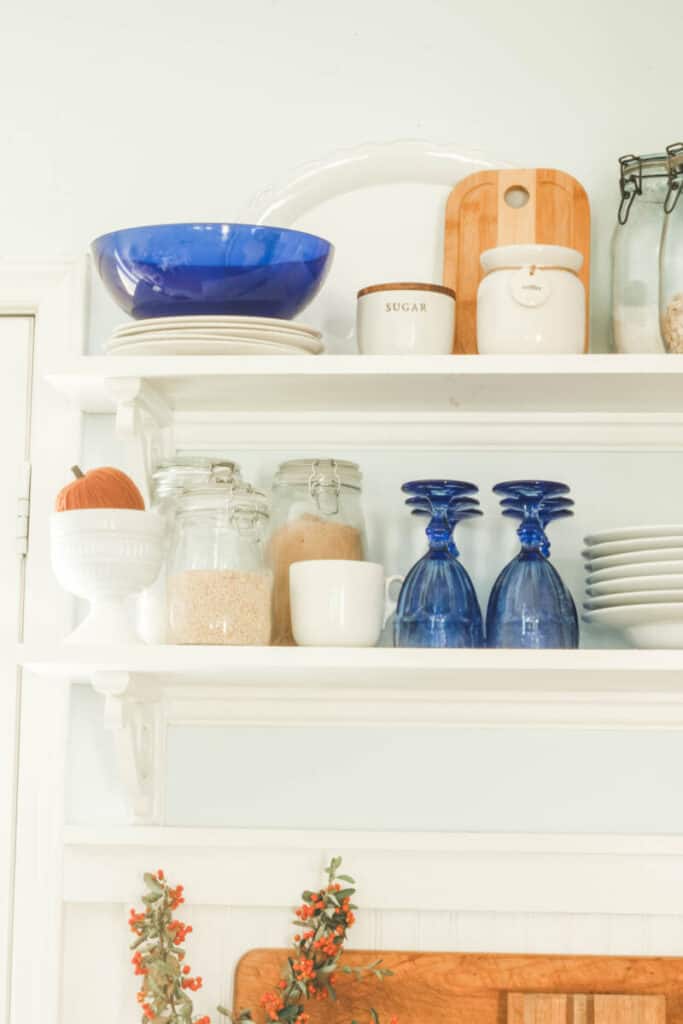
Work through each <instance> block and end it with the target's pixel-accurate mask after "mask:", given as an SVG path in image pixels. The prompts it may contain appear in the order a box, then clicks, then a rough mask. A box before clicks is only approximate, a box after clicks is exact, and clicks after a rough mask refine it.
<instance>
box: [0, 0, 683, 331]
mask: <svg viewBox="0 0 683 1024" xmlns="http://www.w3.org/2000/svg"><path fill="white" fill-rule="evenodd" d="M681 27H683V25H682V15H681V9H680V5H678V4H676V3H675V0H654V2H652V3H649V4H645V5H638V4H630V3H626V4H625V3H624V2H623V0H602V2H601V3H595V2H592V0H576V2H575V3H574V4H572V5H571V6H569V5H567V4H566V3H559V2H557V0H550V2H548V3H541V2H538V0H536V2H534V0H520V2H519V3H516V4H510V3H508V2H507V0H489V2H487V3H481V4H472V3H468V4H465V3H462V2H458V0H423V2H422V3H420V4H419V5H415V4H408V3H405V2H404V3H398V4H397V3H396V2H395V0H394V2H389V0H346V2H344V3H338V4H331V3H326V4H321V3H319V2H316V0H249V2H248V3H244V2H237V0H198V2H196V3H186V2H185V0H167V2H165V3H163V4H162V3H153V2H150V0H147V2H144V0H118V2H117V3H115V4H104V3H93V2H92V0H61V2H59V3H55V2H53V0H26V2H24V3H21V4H19V3H14V4H10V5H6V8H5V9H4V11H3V15H2V33H1V36H0V58H1V59H0V96H2V97H3V102H2V104H1V105H0V140H2V164H1V166H0V225H1V227H2V230H1V231H0V258H12V259H22V260H23V259H25V260H30V259H34V258H38V257H43V258H51V257H64V256H71V255H74V254H77V253H80V252H81V251H82V250H83V248H84V247H85V246H86V245H87V243H88V241H89V240H90V239H91V238H92V237H94V236H95V235H96V234H98V233H100V232H103V231H106V230H109V229H112V228H115V227H122V226H125V225H128V224H135V223H153V222H155V221H159V220H162V221H163V220H179V219H191V218H193V217H196V218H207V219H225V218H230V217H235V216H236V215H237V214H238V213H239V210H240V208H241V206H242V204H243V203H244V202H245V201H246V200H247V198H248V197H249V196H251V194H252V193H253V192H254V191H256V190H258V189H260V188H261V187H262V186H264V185H267V184H268V183H270V182H272V181H273V180H278V179H280V178H281V177H282V176H283V175H284V174H285V173H286V172H287V171H288V170H289V169H290V168H291V167H293V166H296V165H297V164H299V163H300V162H302V161H306V160H310V159H314V158H317V157H319V156H321V155H323V154H325V153H327V152H329V151H332V150H334V149H336V148H338V147H340V146H349V145H353V144H355V143H358V142H361V141H369V140H373V141H381V140H388V139H395V138H405V137H416V138H427V139H433V140H436V141H447V142H461V143H463V144H466V145H470V146H479V147H480V148H481V149H482V150H483V151H484V152H485V153H486V154H487V155H489V156H490V157H491V158H493V159H496V158H497V159H500V160H508V161H511V162H514V163H518V164H521V165H528V166H537V165H550V166H557V167H560V168H562V169H565V170H567V171H570V172H571V173H573V174H575V175H576V176H577V177H578V178H579V179H581V180H582V181H583V183H584V184H585V185H586V187H587V189H588V191H589V194H590V196H591V200H592V203H593V212H594V238H593V244H594V250H593V251H594V298H595V299H596V303H595V315H594V327H598V328H599V326H600V322H601V320H602V319H604V311H605V296H606V288H607V282H608V240H609V235H610V232H611V227H612V223H613V221H614V215H615V210H616V202H617V199H616V160H617V157H618V156H619V155H620V154H621V153H624V152H634V151H635V152H647V151H651V150H657V149H660V148H662V147H663V146H664V145H666V143H668V142H671V141H675V137H676V136H677V133H679V134H680V133H681V128H680V117H679V102H678V100H679V65H680V30H681ZM599 333H600V332H599V331H598V334H599Z"/></svg>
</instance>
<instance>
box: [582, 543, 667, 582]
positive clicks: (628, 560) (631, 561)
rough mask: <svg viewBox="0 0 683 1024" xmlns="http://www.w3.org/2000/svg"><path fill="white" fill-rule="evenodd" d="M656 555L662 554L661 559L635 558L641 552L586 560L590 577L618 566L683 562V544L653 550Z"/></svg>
mask: <svg viewBox="0 0 683 1024" xmlns="http://www.w3.org/2000/svg"><path fill="white" fill-rule="evenodd" d="M655 553H657V554H660V555H661V557H660V558H654V557H653V558H645V559H640V558H637V557H635V558H634V557H633V556H634V555H638V554H639V552H635V551H633V552H625V553H624V554H620V555H601V556H600V557H599V558H590V559H587V560H586V569H587V571H588V573H589V574H590V575H592V574H593V573H594V572H596V571H597V570H598V569H612V568H616V567H617V566H621V567H623V566H625V565H642V564H647V563H650V562H669V561H671V562H681V561H683V544H681V545H680V546H679V547H675V548H660V549H656V550H653V551H652V552H651V554H652V555H654V554H655Z"/></svg>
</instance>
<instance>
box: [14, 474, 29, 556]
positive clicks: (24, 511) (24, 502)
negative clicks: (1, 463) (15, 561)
mask: <svg viewBox="0 0 683 1024" xmlns="http://www.w3.org/2000/svg"><path fill="white" fill-rule="evenodd" d="M30 519H31V463H30V462H24V463H22V465H21V467H20V470H19V486H18V488H17V532H16V537H17V554H19V555H21V557H22V558H24V557H25V556H26V555H27V554H28V528H29V521H30Z"/></svg>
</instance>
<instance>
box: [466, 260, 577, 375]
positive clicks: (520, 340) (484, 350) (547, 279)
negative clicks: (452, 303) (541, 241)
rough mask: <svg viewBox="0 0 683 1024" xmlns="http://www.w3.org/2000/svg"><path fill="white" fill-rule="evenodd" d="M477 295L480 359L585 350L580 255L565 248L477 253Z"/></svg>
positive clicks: (558, 353)
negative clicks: (479, 276) (479, 274)
mask: <svg viewBox="0 0 683 1024" xmlns="http://www.w3.org/2000/svg"><path fill="white" fill-rule="evenodd" d="M480 259H481V265H482V268H483V270H484V273H485V277H484V278H483V280H482V281H481V284H480V285H479V291H478V293H477V348H478V351H479V353H480V354H481V355H532V354H533V355H536V354H538V355H560V354H569V353H581V352H583V351H584V345H585V335H586V293H585V290H584V287H583V283H582V281H581V280H580V278H579V277H578V272H579V270H580V269H581V266H582V264H583V255H582V254H581V253H580V252H578V251H577V250H576V249H570V248H568V247H566V246H563V245H533V244H529V245H502V246H498V247H497V248H495V249H487V250H486V251H485V252H483V253H482V254H481V257H480Z"/></svg>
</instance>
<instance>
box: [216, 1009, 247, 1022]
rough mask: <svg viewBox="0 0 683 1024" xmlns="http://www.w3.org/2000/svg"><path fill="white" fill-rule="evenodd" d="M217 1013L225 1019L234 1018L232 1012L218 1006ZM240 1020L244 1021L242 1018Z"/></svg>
mask: <svg viewBox="0 0 683 1024" xmlns="http://www.w3.org/2000/svg"><path fill="white" fill-rule="evenodd" d="M216 1013H220V1014H221V1015H222V1016H223V1017H231V1016H232V1014H231V1013H230V1010H226V1009H225V1007H224V1006H217V1007H216ZM238 1020H242V1018H241V1017H238Z"/></svg>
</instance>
